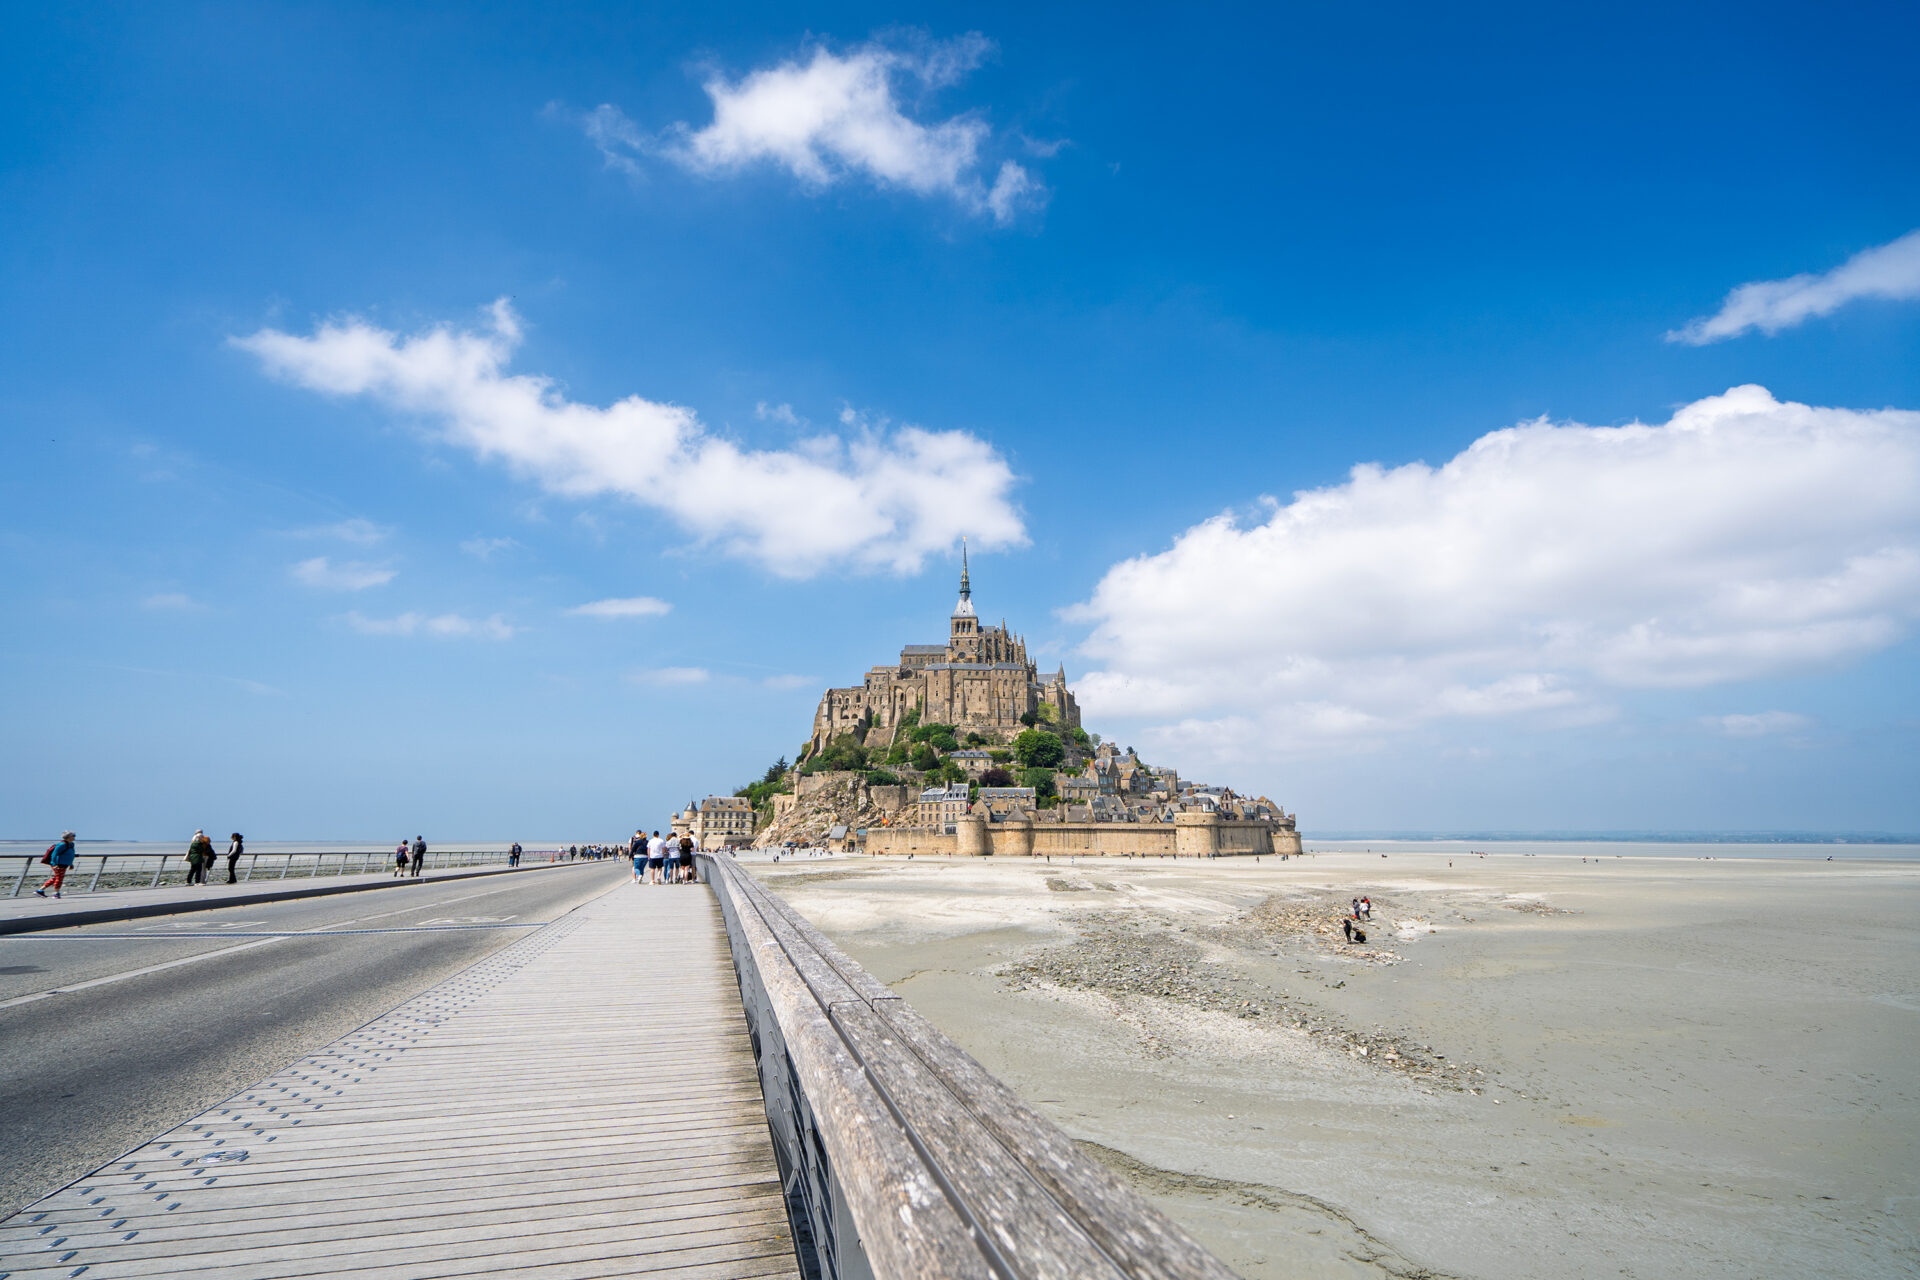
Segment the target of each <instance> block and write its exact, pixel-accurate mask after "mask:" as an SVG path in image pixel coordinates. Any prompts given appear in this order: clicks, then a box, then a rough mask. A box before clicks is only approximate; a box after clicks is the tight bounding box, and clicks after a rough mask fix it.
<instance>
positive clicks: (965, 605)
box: [953, 538, 974, 618]
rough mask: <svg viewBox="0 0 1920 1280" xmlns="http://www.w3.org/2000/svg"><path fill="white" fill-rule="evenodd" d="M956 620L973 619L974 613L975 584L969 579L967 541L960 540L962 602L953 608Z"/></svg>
mask: <svg viewBox="0 0 1920 1280" xmlns="http://www.w3.org/2000/svg"><path fill="white" fill-rule="evenodd" d="M953 616H954V617H956V618H971V617H973V616H974V613H973V583H971V582H970V581H968V579H967V540H966V539H965V538H962V539H960V602H959V603H958V604H956V605H954V606H953Z"/></svg>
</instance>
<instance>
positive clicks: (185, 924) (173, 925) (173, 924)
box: [139, 920, 266, 933]
mask: <svg viewBox="0 0 1920 1280" xmlns="http://www.w3.org/2000/svg"><path fill="white" fill-rule="evenodd" d="M265 923H266V921H265V920H222V921H219V922H217V923H214V924H195V923H194V922H193V921H191V920H169V921H167V922H166V923H165V924H143V925H141V926H140V930H139V931H140V932H141V933H146V932H149V931H152V932H159V931H161V930H165V929H207V930H211V929H251V928H254V927H255V926H257V925H263V924H265Z"/></svg>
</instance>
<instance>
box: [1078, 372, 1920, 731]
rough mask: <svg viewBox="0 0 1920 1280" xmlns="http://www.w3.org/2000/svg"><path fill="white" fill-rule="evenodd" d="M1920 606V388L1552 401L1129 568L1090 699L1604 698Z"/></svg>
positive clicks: (1257, 719) (1204, 705) (1266, 721)
mask: <svg viewBox="0 0 1920 1280" xmlns="http://www.w3.org/2000/svg"><path fill="white" fill-rule="evenodd" d="M1917 614H1920V413H1913V412H1906V411H1897V410H1880V411H1868V412H1861V411H1854V410H1848V409H1830V408H1813V407H1809V406H1807V405H1803V404H1793V403H1781V402H1779V401H1776V400H1775V399H1774V398H1773V397H1772V396H1771V395H1770V394H1769V393H1768V392H1767V391H1766V390H1765V389H1764V388H1761V387H1755V386H1746V387H1736V388H1734V389H1732V390H1730V391H1728V392H1727V393H1726V394H1724V395H1719V396H1713V397H1710V398H1708V399H1704V400H1700V401H1697V402H1695V403H1693V404H1690V405H1687V406H1686V407H1685V408H1683V409H1681V410H1680V411H1678V412H1677V413H1675V414H1674V416H1673V418H1672V420H1671V421H1669V422H1666V423H1664V424H1660V425H1652V426H1650V425H1645V424H1641V423H1634V424H1632V425H1629V426H1624V427H1590V426H1582V425H1579V424H1573V423H1568V424H1553V423H1549V422H1546V421H1539V422H1530V423H1524V424H1522V425H1520V426H1516V427H1512V428H1508V429H1506V430H1502V431H1495V432H1493V433H1491V434H1489V435H1486V436H1483V437H1481V438H1480V439H1479V440H1477V441H1475V442H1474V443H1473V444H1472V445H1471V446H1470V447H1468V448H1467V449H1466V450H1465V451H1464V452H1462V453H1461V454H1459V455H1458V456H1457V457H1455V458H1453V459H1451V460H1450V461H1448V462H1447V463H1446V464H1445V465H1443V466H1440V467H1431V466H1428V465H1426V464H1424V463H1414V464H1411V465H1408V466H1402V467H1396V468H1392V469H1387V468H1384V467H1380V466H1376V465H1367V466H1360V467H1356V468H1354V469H1353V472H1352V473H1351V476H1350V478H1349V479H1348V480H1347V481H1346V482H1345V483H1343V484H1339V485H1335V486H1332V487H1329V488H1325V489H1318V490H1313V491H1309V492H1303V493H1298V494H1296V495H1294V497H1293V500H1292V501H1290V502H1287V503H1284V504H1283V503H1277V502H1275V503H1272V504H1271V507H1270V510H1269V512H1268V513H1267V514H1266V515H1265V517H1264V518H1262V519H1260V520H1258V521H1257V522H1245V521H1242V520H1240V519H1237V518H1235V517H1234V516H1232V515H1221V516H1218V517H1216V518H1214V519H1211V520H1208V521H1206V522H1205V523H1203V524H1200V525H1197V526H1195V527H1193V528H1191V529H1188V530H1187V531H1186V532H1184V533H1183V534H1181V535H1180V536H1179V537H1178V538H1177V539H1176V540H1175V542H1174V544H1173V546H1172V547H1171V548H1170V549H1168V550H1167V551H1164V552H1161V553H1159V554H1157V555H1146V556H1141V557H1139V558H1137V559H1133V560H1128V561H1125V562H1123V563H1120V564H1118V565H1115V566H1113V567H1112V568H1111V569H1110V570H1108V572H1107V573H1106V575H1105V576H1104V577H1103V578H1102V580H1101V581H1100V583H1099V584H1098V585H1097V587H1096V588H1095V589H1094V592H1093V594H1092V597H1091V599H1089V600H1088V601H1086V602H1085V603H1083V604H1081V605H1077V606H1075V607H1074V608H1073V609H1071V610H1069V611H1068V616H1069V618H1072V619H1075V620H1079V621H1083V622H1086V623H1089V624H1091V628H1092V630H1091V634H1090V636H1089V638H1088V640H1087V642H1086V644H1085V646H1084V651H1085V652H1086V653H1087V654H1088V655H1089V656H1090V657H1091V658H1092V659H1094V661H1095V662H1096V663H1097V664H1098V668H1099V669H1098V670H1096V671H1094V672H1092V673H1091V674H1089V675H1088V676H1087V677H1086V678H1085V679H1084V680H1083V681H1081V682H1080V691H1081V695H1082V699H1083V701H1084V702H1085V703H1086V704H1087V706H1088V708H1089V710H1090V712H1092V713H1094V714H1100V715H1123V716H1131V717H1140V718H1145V719H1148V720H1153V721H1158V722H1159V730H1158V732H1159V733H1160V734H1161V735H1162V736H1161V739H1160V740H1161V741H1163V742H1166V743H1187V744H1200V743H1211V744H1214V745H1215V746H1216V747H1217V748H1219V749H1220V750H1221V751H1222V752H1223V753H1224V754H1227V755H1240V756H1242V757H1243V758H1244V757H1245V755H1247V754H1248V753H1258V752H1261V751H1263V750H1273V749H1277V748H1282V747H1286V746H1298V745H1299V744H1302V743H1310V742H1313V741H1324V740H1330V739H1356V738H1376V739H1380V738H1385V737H1388V736H1391V735H1394V734H1396V733H1402V732H1405V731H1407V730H1410V729H1413V728H1416V727H1418V726H1422V725H1431V724H1438V723H1454V724H1459V723H1463V722H1468V721H1482V722H1484V721H1488V720H1512V719H1514V718H1516V717H1521V718H1530V719H1533V720H1536V721H1546V722H1557V723H1570V722H1579V721H1583V720H1594V719H1599V718H1604V717H1606V716H1608V715H1610V714H1612V700H1611V697H1610V695H1611V693H1612V692H1613V691H1615V690H1620V689H1628V688H1660V687H1679V686H1701V685H1710V684H1715V683H1721V682H1729V681H1739V680H1743V679H1749V678H1755V677H1761V676H1770V675H1777V674H1780V673H1785V672H1791V671H1796V670H1804V669H1807V668H1811V667H1817V666H1820V665H1822V664H1830V663H1835V662H1839V661H1843V660H1845V659H1849V658H1853V657H1856V656H1858V655H1861V654H1865V653H1868V652H1871V651H1873V650H1876V649H1880V648H1883V647H1885V646H1887V645H1890V644H1893V643H1894V642H1895V641H1896V640H1898V639H1899V638H1900V637H1901V636H1902V635H1904V634H1905V633H1906V631H1907V629H1908V627H1909V626H1910V625H1911V623H1912V622H1913V620H1914V618H1915V616H1916V615H1917ZM1143 736H1144V735H1143Z"/></svg>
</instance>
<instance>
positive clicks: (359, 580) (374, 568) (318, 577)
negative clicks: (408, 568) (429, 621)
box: [288, 556, 399, 591]
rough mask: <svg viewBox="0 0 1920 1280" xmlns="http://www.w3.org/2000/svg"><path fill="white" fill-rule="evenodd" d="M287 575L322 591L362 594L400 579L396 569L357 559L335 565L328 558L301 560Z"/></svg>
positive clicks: (319, 557) (318, 557) (316, 557)
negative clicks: (356, 592) (357, 592)
mask: <svg viewBox="0 0 1920 1280" xmlns="http://www.w3.org/2000/svg"><path fill="white" fill-rule="evenodd" d="M288 572H290V573H292V574H293V577H294V580H295V581H296V582H301V583H304V584H305V585H307V586H309V587H319V588H321V589H322V590H325V591H365V590H366V589H367V588H368V587H381V586H385V585H386V584H387V583H389V582H392V581H393V580H394V578H396V577H398V576H399V571H398V570H395V569H392V568H389V567H388V566H386V565H384V564H368V563H366V562H364V561H360V560H347V561H343V562H341V563H339V564H335V563H334V562H333V561H332V560H331V559H330V558H329V557H327V556H314V557H313V558H312V559H310V560H302V561H300V562H299V563H298V564H296V565H294V566H293V567H292V569H290V570H289V571H288Z"/></svg>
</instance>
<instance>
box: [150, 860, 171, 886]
mask: <svg viewBox="0 0 1920 1280" xmlns="http://www.w3.org/2000/svg"><path fill="white" fill-rule="evenodd" d="M172 856H173V855H172V854H170V853H163V854H161V855H160V865H159V866H157V867H155V868H154V869H153V883H152V884H149V885H148V886H147V888H149V889H158V888H159V887H160V877H161V876H163V875H165V874H167V859H168V858H170V857H172Z"/></svg>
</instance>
